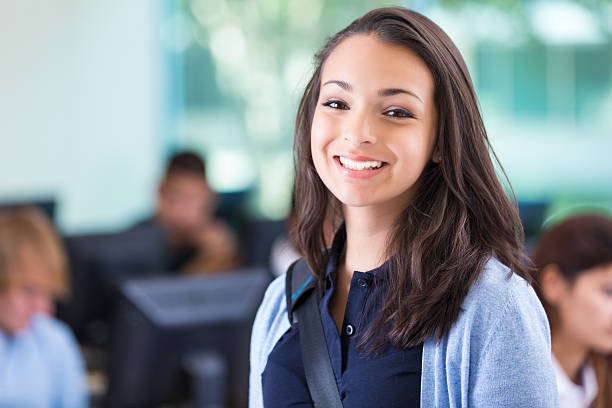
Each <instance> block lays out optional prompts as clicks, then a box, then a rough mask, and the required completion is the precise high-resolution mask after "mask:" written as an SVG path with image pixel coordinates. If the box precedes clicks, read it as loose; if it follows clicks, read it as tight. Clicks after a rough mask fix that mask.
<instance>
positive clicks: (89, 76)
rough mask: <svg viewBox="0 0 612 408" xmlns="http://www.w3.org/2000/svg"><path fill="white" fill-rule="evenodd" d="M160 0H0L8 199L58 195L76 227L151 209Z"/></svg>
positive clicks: (0, 105)
mask: <svg viewBox="0 0 612 408" xmlns="http://www.w3.org/2000/svg"><path fill="white" fill-rule="evenodd" d="M156 5H159V3H158V2H155V1H149V0H130V1H125V0H104V1H98V0H38V1H37V0H19V1H13V0H0V201H3V200H8V199H13V198H22V197H31V196H41V195H45V194H53V195H54V196H55V197H56V198H57V199H58V202H59V208H58V210H59V214H58V215H59V224H60V227H62V229H63V230H65V231H71V232H74V231H84V230H97V229H105V230H109V229H113V228H116V227H121V226H124V225H126V224H127V223H129V222H131V221H132V220H134V219H135V218H136V217H139V216H141V215H143V214H145V213H146V212H147V211H148V210H149V209H150V207H151V205H152V198H153V197H152V193H153V189H154V184H155V179H156V177H157V172H158V169H159V166H160V159H161V155H162V152H161V143H160V140H161V138H162V136H160V129H159V126H158V124H159V123H160V119H159V114H160V113H161V108H160V89H161V85H160V84H161V80H162V78H161V71H162V70H161V68H160V66H161V62H162V61H161V57H160V53H159V50H158V45H157V44H158V42H157V40H156V36H157V33H156V32H155V27H156V24H155V22H156V19H157V18H158V16H157V13H158V10H157V9H156V7H155V6H156Z"/></svg>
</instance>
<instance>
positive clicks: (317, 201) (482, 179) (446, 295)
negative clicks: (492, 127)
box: [293, 7, 529, 351]
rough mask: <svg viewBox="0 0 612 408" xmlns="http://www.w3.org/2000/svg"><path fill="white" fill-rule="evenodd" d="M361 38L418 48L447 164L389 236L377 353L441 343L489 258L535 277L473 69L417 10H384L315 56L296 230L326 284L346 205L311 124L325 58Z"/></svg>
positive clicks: (434, 166) (304, 113) (298, 142)
mask: <svg viewBox="0 0 612 408" xmlns="http://www.w3.org/2000/svg"><path fill="white" fill-rule="evenodd" d="M353 35H373V36H376V38H378V39H379V40H380V41H382V42H384V43H387V44H395V45H400V46H402V47H404V48H406V49H408V50H411V51H412V52H414V53H416V54H417V55H418V56H419V57H420V58H421V59H422V60H423V61H424V62H425V64H426V65H427V67H428V68H429V70H430V71H431V74H432V76H433V79H434V87H435V91H434V99H435V107H436V110H437V116H438V122H437V134H436V141H435V143H436V146H437V149H438V151H439V153H440V163H434V162H430V163H429V164H428V165H426V167H425V169H424V170H423V173H422V174H421V176H420V179H419V182H418V183H417V185H419V187H418V190H417V191H416V194H415V196H414V198H413V200H412V202H411V204H410V205H409V206H408V207H407V208H406V209H405V210H404V211H403V212H402V213H401V214H400V216H399V217H398V219H397V221H396V222H395V225H394V228H393V230H392V231H391V232H390V234H389V236H388V237H387V249H386V259H387V260H388V262H389V263H388V265H389V274H388V278H387V279H388V288H389V289H388V292H387V294H386V297H385V298H384V299H383V302H382V308H381V310H380V312H379V313H378V315H377V316H376V318H375V320H374V322H373V324H372V325H371V326H370V327H369V328H368V330H367V332H366V333H365V334H364V337H363V338H362V342H361V344H367V345H368V349H369V350H370V351H375V350H379V349H380V348H381V347H383V346H384V345H385V344H387V343H390V344H391V345H393V346H394V347H401V348H405V347H411V346H415V345H417V344H420V343H422V342H423V341H424V340H425V339H426V338H427V337H428V336H431V335H435V336H436V337H437V338H438V339H441V338H442V336H443V335H444V334H445V333H446V332H447V331H448V330H449V329H450V328H451V326H452V325H453V323H454V322H455V321H456V320H457V318H458V316H459V314H460V312H461V304H462V302H463V300H464V298H465V297H466V295H467V293H468V290H469V289H470V286H471V285H472V284H473V283H474V281H475V280H476V279H477V278H478V276H479V275H480V273H481V271H482V270H483V268H484V266H485V264H486V263H487V261H488V260H489V259H490V258H491V256H495V257H497V258H498V259H499V260H500V261H501V262H503V263H504V264H506V265H507V266H508V267H510V268H511V269H512V270H513V271H514V272H515V273H517V274H518V275H520V276H522V277H523V278H525V279H527V280H529V273H528V268H529V266H528V265H529V263H528V261H527V260H526V257H525V256H524V254H523V252H522V246H523V229H522V226H521V223H520V219H519V216H518V208H517V205H516V199H515V198H514V194H513V193H512V196H513V198H514V199H513V201H511V200H510V199H509V198H508V196H507V195H506V193H505V192H504V188H503V187H502V185H501V184H500V182H499V180H498V178H497V175H496V173H495V169H494V166H493V163H492V160H491V156H490V154H493V156H494V157H495V160H497V157H496V156H495V154H494V153H493V152H492V150H491V146H490V144H489V141H488V139H487V134H486V131H485V128H484V125H483V122H482V118H481V116H480V112H479V108H478V101H477V99H476V95H475V93H474V89H473V86H472V82H471V79H470V76H469V73H468V70H467V67H466V65H465V62H464V61H463V58H462V57H461V54H460V53H459V51H458V50H457V48H456V47H455V45H454V44H453V42H452V41H451V40H450V38H449V37H448V36H447V35H446V34H445V33H444V32H443V31H442V29H440V27H438V26H437V25H436V24H435V23H433V22H432V21H431V20H429V19H428V18H426V17H424V16H423V15H421V14H419V13H417V12H414V11H411V10H408V9H404V8H400V7H393V8H381V9H376V10H373V11H370V12H369V13H367V14H365V15H364V16H363V17H361V18H358V19H357V20H355V21H353V22H352V23H351V24H350V25H349V26H348V27H346V28H345V29H343V30H342V31H340V32H338V33H337V34H336V35H334V36H332V37H331V38H330V39H329V40H328V42H327V44H325V46H324V47H323V49H322V50H321V51H320V52H319V53H318V54H317V55H316V61H315V63H316V68H315V71H314V74H313V76H312V78H311V79H310V82H309V83H308V85H307V86H306V90H305V91H304V95H303V97H302V99H301V102H300V104H299V108H298V112H297V118H296V124H295V134H294V138H295V140H294V159H295V171H296V180H295V202H296V203H297V225H296V227H295V228H294V230H293V234H294V239H295V242H296V243H297V245H298V248H299V250H300V251H301V253H303V254H305V257H306V259H307V260H308V263H309V265H310V267H311V268H312V270H313V272H314V274H315V275H316V276H317V277H318V278H319V280H320V281H321V282H322V280H323V279H324V275H325V267H326V264H327V262H328V259H329V251H328V250H325V249H324V250H322V248H326V246H327V243H328V239H327V238H328V237H329V233H330V231H331V230H332V229H333V228H336V227H337V226H338V225H339V224H340V222H341V221H342V214H341V205H340V202H339V201H338V200H337V198H335V197H334V196H333V195H332V194H331V192H330V191H329V190H328V189H327V188H326V187H325V185H324V184H323V182H322V181H321V179H320V178H319V176H318V174H317V172H316V170H315V167H314V164H313V161H312V156H311V150H310V134H311V125H312V118H313V114H314V111H315V107H316V105H317V101H318V98H319V89H320V86H321V73H322V69H323V66H324V64H325V61H326V60H327V58H328V57H329V55H330V53H332V52H333V50H334V49H335V48H336V46H337V45H338V44H339V43H340V42H342V41H343V40H344V39H346V38H348V37H351V36H353ZM498 163H499V161H498ZM500 168H501V165H500ZM502 172H503V169H502ZM504 176H505V173H504ZM506 181H507V177H506ZM508 185H509V183H508ZM510 191H511V190H510ZM330 226H331V227H330ZM387 328H388V329H389V330H388V332H387V334H386V335H385V334H384V333H385V331H386V330H384V329H387Z"/></svg>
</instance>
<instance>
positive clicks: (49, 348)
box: [32, 315, 85, 375]
mask: <svg viewBox="0 0 612 408" xmlns="http://www.w3.org/2000/svg"><path fill="white" fill-rule="evenodd" d="M32 335H33V336H32V337H33V339H34V341H35V343H36V347H37V348H38V349H39V350H41V355H42V356H45V357H46V359H47V360H48V363H49V366H50V367H51V368H52V369H53V370H58V371H61V372H62V373H63V374H67V373H70V374H74V375H80V374H82V373H83V372H84V371H85V368H84V367H85V364H84V362H83V358H82V356H81V351H80V349H79V345H78V343H77V341H76V338H75V337H74V335H73V334H72V331H71V330H70V328H69V327H68V326H67V325H66V324H65V323H63V322H61V321H59V320H57V319H55V318H53V317H49V316H42V315H41V316H37V317H35V318H34V319H33V321H32Z"/></svg>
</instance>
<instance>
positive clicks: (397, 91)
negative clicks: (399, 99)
mask: <svg viewBox="0 0 612 408" xmlns="http://www.w3.org/2000/svg"><path fill="white" fill-rule="evenodd" d="M330 84H334V85H337V86H339V87H340V88H342V89H344V90H345V91H347V92H353V86H352V85H351V84H349V83H348V82H345V81H339V80H335V79H332V80H330V81H327V82H325V83H324V84H323V86H325V85H330ZM401 94H406V95H410V96H412V97H414V98H416V99H418V100H419V101H421V103H424V102H423V100H422V99H421V98H420V97H419V96H418V95H417V94H416V93H414V92H412V91H409V90H406V89H402V88H386V89H381V90H380V91H378V96H380V97H387V96H393V95H401Z"/></svg>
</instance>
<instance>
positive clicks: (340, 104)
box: [322, 100, 349, 110]
mask: <svg viewBox="0 0 612 408" xmlns="http://www.w3.org/2000/svg"><path fill="white" fill-rule="evenodd" d="M322 105H323V106H327V107H328V108H332V109H341V110H348V109H349V107H348V105H347V104H346V103H344V102H342V101H335V100H331V101H327V102H323V104H322Z"/></svg>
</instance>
